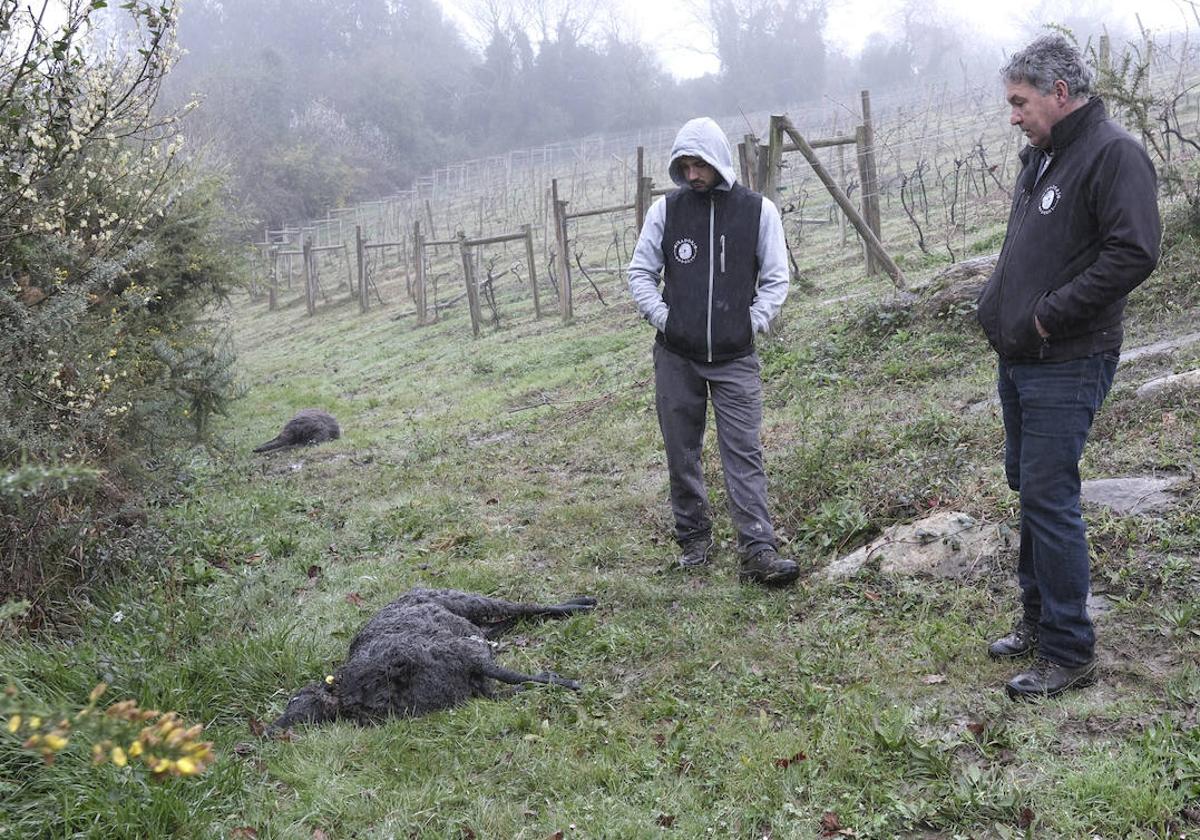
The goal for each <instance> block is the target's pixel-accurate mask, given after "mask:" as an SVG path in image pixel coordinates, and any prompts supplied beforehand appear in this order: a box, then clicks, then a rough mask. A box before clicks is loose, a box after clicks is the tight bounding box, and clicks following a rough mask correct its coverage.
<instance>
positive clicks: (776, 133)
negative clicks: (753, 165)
mask: <svg viewBox="0 0 1200 840" xmlns="http://www.w3.org/2000/svg"><path fill="white" fill-rule="evenodd" d="M783 119H784V118H783V115H782V114H772V115H771V127H770V128H769V129H768V131H767V173H766V178H765V179H764V180H763V186H762V190H761V192H762V194H763V195H765V196H766V197H767V198H769V199H771V201H772V202H773V203H774V204H776V205H778V204H779V180H780V176H781V175H782V169H783V166H782V164H783V129H782V128H781V126H782V125H783Z"/></svg>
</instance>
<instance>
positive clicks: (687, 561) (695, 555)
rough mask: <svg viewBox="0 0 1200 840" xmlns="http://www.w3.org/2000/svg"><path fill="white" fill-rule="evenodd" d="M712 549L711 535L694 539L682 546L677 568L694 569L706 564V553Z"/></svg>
mask: <svg viewBox="0 0 1200 840" xmlns="http://www.w3.org/2000/svg"><path fill="white" fill-rule="evenodd" d="M712 547H713V538H712V535H711V534H710V535H708V536H707V537H696V538H695V539H691V540H688V541H687V542H685V543H684V544H683V554H681V555H680V556H679V568H681V569H694V568H696V567H697V566H703V565H705V564H706V563H708V552H709V551H710V550H711V549H712Z"/></svg>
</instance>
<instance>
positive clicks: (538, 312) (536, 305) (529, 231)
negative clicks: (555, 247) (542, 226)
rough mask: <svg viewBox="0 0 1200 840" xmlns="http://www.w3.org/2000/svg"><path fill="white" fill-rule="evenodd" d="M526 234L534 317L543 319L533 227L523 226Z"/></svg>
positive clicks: (526, 251)
mask: <svg viewBox="0 0 1200 840" xmlns="http://www.w3.org/2000/svg"><path fill="white" fill-rule="evenodd" d="M521 230H522V231H523V232H524V234H525V259H527V260H528V261H529V291H531V292H533V315H534V317H535V318H541V317H542V304H541V302H540V301H539V300H538V284H537V265H536V263H535V262H534V260H533V226H532V225H527V224H526V225H521Z"/></svg>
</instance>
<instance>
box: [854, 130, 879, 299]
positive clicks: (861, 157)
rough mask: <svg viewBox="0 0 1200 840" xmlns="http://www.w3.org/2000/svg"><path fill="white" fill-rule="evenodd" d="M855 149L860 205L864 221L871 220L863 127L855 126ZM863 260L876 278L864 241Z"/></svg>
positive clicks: (872, 260)
mask: <svg viewBox="0 0 1200 840" xmlns="http://www.w3.org/2000/svg"><path fill="white" fill-rule="evenodd" d="M854 148H855V150H856V152H857V158H858V184H859V187H860V188H861V195H860V196H859V201H858V203H859V207H861V208H862V215H863V219H864V220H869V219H870V218H871V210H870V207H869V201H870V199H868V198H867V190H868V185H869V184H870V182H871V179H870V178H869V177H868V176H867V154H866V148H867V130H866V129H865V128H863V127H862V126H861V125H859V126H855V128H854ZM870 226H871V223H870V222H869V221H867V227H870ZM863 259H864V260H865V261H866V263H867V274H868V275H870V276H872V277H874V276H875V275H876V274H877V273H878V271H879V269H878V268H877V267H876V265H875V260H874V258H873V257H872V255H871V249H870V248H868V247H867V243H866V240H863Z"/></svg>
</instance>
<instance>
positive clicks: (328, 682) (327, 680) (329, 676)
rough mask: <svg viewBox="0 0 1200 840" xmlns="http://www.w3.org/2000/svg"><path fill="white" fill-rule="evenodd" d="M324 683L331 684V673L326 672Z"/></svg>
mask: <svg viewBox="0 0 1200 840" xmlns="http://www.w3.org/2000/svg"><path fill="white" fill-rule="evenodd" d="M325 685H333V674H327V675H326V676H325Z"/></svg>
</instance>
